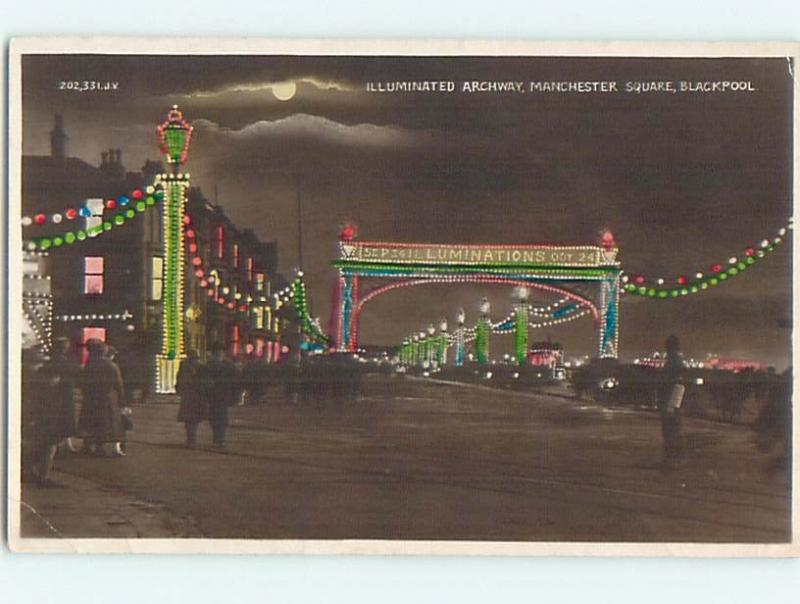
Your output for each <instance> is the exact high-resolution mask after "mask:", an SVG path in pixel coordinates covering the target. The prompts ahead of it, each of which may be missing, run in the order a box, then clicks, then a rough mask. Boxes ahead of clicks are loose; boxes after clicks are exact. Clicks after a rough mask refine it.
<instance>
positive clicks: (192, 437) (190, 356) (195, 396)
mask: <svg viewBox="0 0 800 604" xmlns="http://www.w3.org/2000/svg"><path fill="white" fill-rule="evenodd" d="M204 372H205V367H204V366H203V364H202V363H201V362H200V357H199V356H198V354H197V353H196V352H195V351H194V350H190V351H189V352H188V353H187V355H186V360H185V361H183V362H182V363H181V368H180V369H179V370H178V377H177V382H176V385H175V389H176V390H177V392H178V395H179V396H180V397H181V404H180V407H179V408H178V421H179V422H183V424H184V426H185V427H186V446H187V447H189V448H190V449H193V448H194V447H195V446H197V427H198V426H199V425H200V422H202V421H203V420H205V419H207V418H208V401H207V390H206V384H205V383H204V381H203V379H204V375H203V374H204Z"/></svg>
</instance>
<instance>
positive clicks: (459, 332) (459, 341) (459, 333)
mask: <svg viewBox="0 0 800 604" xmlns="http://www.w3.org/2000/svg"><path fill="white" fill-rule="evenodd" d="M465 319H466V313H465V312H464V309H463V308H459V309H458V313H456V324H457V327H456V333H455V339H456V367H462V366H463V365H464V321H465Z"/></svg>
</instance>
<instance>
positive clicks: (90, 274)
mask: <svg viewBox="0 0 800 604" xmlns="http://www.w3.org/2000/svg"><path fill="white" fill-rule="evenodd" d="M103 269H104V262H103V257H102V256H86V257H85V258H84V259H83V293H84V294H87V295H98V294H102V293H103Z"/></svg>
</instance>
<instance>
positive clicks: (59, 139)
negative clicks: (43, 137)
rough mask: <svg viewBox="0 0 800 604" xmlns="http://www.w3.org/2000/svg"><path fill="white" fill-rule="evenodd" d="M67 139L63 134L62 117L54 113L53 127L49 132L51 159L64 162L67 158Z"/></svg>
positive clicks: (65, 134) (64, 133)
mask: <svg viewBox="0 0 800 604" xmlns="http://www.w3.org/2000/svg"><path fill="white" fill-rule="evenodd" d="M68 140H69V137H68V136H67V133H66V132H64V117H63V116H62V115H61V114H60V113H56V116H55V126H53V129H52V130H51V131H50V156H51V157H52V158H53V159H57V160H60V161H64V160H65V159H66V158H67V141H68Z"/></svg>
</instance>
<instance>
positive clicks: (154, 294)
mask: <svg viewBox="0 0 800 604" xmlns="http://www.w3.org/2000/svg"><path fill="white" fill-rule="evenodd" d="M150 260H151V262H150V271H151V272H150V299H151V300H160V299H161V296H162V295H163V293H164V259H163V258H162V257H161V256H153V257H152V258H151V259H150Z"/></svg>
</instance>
